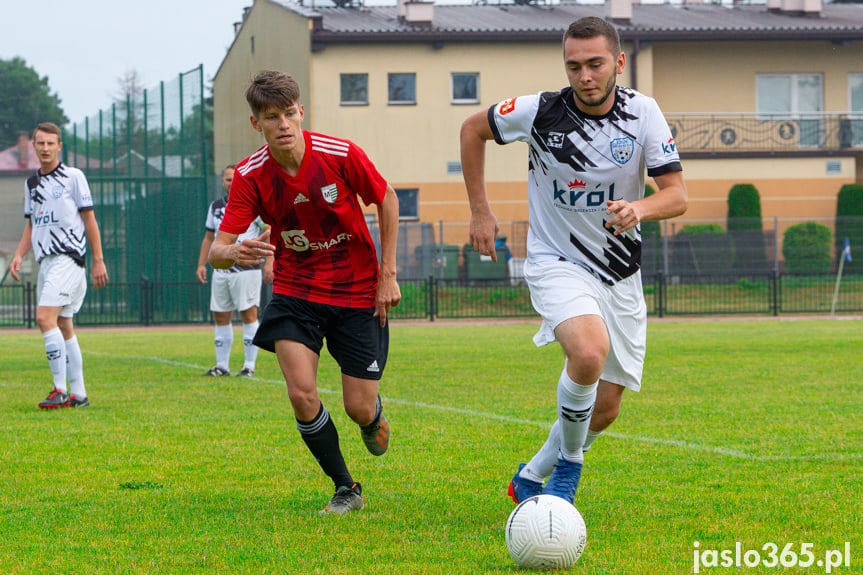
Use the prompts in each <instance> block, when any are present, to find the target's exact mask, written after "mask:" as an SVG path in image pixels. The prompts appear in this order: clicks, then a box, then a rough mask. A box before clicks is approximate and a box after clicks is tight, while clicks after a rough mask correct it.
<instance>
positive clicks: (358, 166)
mask: <svg viewBox="0 0 863 575" xmlns="http://www.w3.org/2000/svg"><path fill="white" fill-rule="evenodd" d="M345 172H346V174H347V177H348V183H349V184H350V186H351V189H352V190H354V191H355V192H356V193H357V194H359V196H360V197H361V198H362V199H363V202H365V204H366V205H367V206H368V205H371V204H380V203H381V202H382V201H384V196H385V195H386V192H387V181H386V180H385V179H384V177H383V176H382V175H381V174H380V172H378V169H377V168H376V167H375V165H374V164H373V163H372V162H371V160H369V158H368V156H366V153H365V152H364V151H363V150H362V148H360V147H359V146H357V145H356V144H354V143H353V142H351V147H350V151H349V153H348V159H347V162H346V164H345Z"/></svg>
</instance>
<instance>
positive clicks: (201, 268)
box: [195, 230, 216, 284]
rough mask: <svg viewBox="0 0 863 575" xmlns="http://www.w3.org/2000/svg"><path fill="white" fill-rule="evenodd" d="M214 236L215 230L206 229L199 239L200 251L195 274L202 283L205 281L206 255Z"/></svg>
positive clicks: (208, 252)
mask: <svg viewBox="0 0 863 575" xmlns="http://www.w3.org/2000/svg"><path fill="white" fill-rule="evenodd" d="M215 237H216V233H215V232H211V231H210V230H207V231H206V233H205V234H204V239H203V240H202V241H201V253H200V254H199V255H198V269H197V271H196V272H195V275H197V276H198V281H199V282H201V283H202V284H205V283H207V256H208V255H209V254H210V246H211V245H213V238H215Z"/></svg>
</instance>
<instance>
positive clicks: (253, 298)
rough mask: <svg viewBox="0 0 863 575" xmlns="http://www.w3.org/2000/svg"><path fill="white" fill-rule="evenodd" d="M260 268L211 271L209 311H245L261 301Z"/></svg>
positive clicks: (261, 274)
mask: <svg viewBox="0 0 863 575" xmlns="http://www.w3.org/2000/svg"><path fill="white" fill-rule="evenodd" d="M262 278H263V273H261V270H246V271H243V272H222V271H217V272H215V273H213V287H212V289H211V290H210V311H216V312H227V311H234V310H237V311H246V310H247V309H250V308H253V307H255V306H256V305H259V304H260V303H261V280H262Z"/></svg>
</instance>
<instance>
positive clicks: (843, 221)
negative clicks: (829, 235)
mask: <svg viewBox="0 0 863 575" xmlns="http://www.w3.org/2000/svg"><path fill="white" fill-rule="evenodd" d="M845 238H848V240H849V241H850V242H851V251H852V253H854V252H856V253H857V254H861V255H863V186H861V185H860V184H846V185H844V186H842V189H840V190H839V195H838V196H837V198H836V244H835V246H836V257H842V250H843V249H845ZM844 271H845V272H858V273H860V272H863V257H860V256H858V257H856V258H854V259H853V260H852V261H850V262H845V267H844Z"/></svg>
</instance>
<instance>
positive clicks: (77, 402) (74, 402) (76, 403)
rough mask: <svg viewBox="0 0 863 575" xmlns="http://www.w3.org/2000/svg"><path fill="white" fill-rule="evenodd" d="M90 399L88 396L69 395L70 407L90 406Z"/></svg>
mask: <svg viewBox="0 0 863 575" xmlns="http://www.w3.org/2000/svg"><path fill="white" fill-rule="evenodd" d="M89 405H90V400H89V399H87V398H86V397H82V398H80V399H79V398H77V397H75V396H74V395H70V396H69V407H88V406H89Z"/></svg>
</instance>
